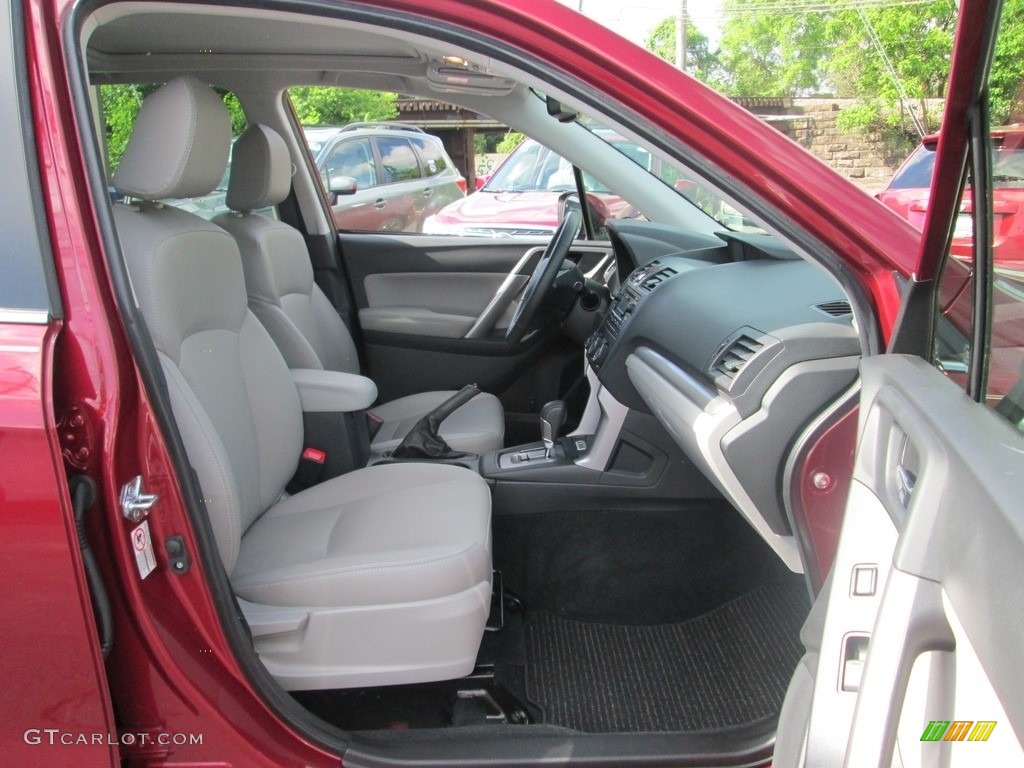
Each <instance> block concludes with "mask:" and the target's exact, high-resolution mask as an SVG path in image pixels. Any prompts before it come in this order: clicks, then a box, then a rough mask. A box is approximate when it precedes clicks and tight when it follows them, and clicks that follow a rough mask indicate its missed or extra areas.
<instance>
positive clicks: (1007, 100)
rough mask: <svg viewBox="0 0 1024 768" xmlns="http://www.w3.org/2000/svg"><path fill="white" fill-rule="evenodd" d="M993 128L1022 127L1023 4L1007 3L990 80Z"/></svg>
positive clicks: (1009, 0)
mask: <svg viewBox="0 0 1024 768" xmlns="http://www.w3.org/2000/svg"><path fill="white" fill-rule="evenodd" d="M989 102H990V105H991V106H990V109H991V112H992V124H993V125H999V124H1001V123H1003V124H1005V123H1024V0H1006V3H1005V4H1004V5H1003V20H1002V22H1001V28H1000V30H999V36H998V37H997V38H996V50H995V60H994V61H993V63H992V73H991V75H990V76H989Z"/></svg>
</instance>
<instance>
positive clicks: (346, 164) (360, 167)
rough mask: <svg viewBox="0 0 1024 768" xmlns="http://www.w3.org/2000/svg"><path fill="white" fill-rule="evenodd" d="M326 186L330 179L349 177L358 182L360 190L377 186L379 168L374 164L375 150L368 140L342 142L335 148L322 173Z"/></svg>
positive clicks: (357, 185) (325, 162)
mask: <svg viewBox="0 0 1024 768" xmlns="http://www.w3.org/2000/svg"><path fill="white" fill-rule="evenodd" d="M321 176H322V177H323V179H324V186H329V185H328V183H327V182H328V179H329V178H336V177H338V176H349V177H351V178H353V179H355V180H356V187H357V188H358V189H369V188H371V187H375V186H377V168H376V166H375V165H374V162H373V150H372V148H371V147H370V142H369V140H368V139H353V140H350V141H342V142H339V143H338V144H336V145H335V146H334V148H333V149H332V150H331V152H330V154H329V155H328V156H327V159H326V160H325V161H324V167H323V170H322V171H321Z"/></svg>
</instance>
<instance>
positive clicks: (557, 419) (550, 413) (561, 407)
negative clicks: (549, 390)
mask: <svg viewBox="0 0 1024 768" xmlns="http://www.w3.org/2000/svg"><path fill="white" fill-rule="evenodd" d="M563 424H565V402H563V401H562V400H552V401H551V402H550V403H544V407H543V408H541V409H540V438H541V440H543V441H544V447H545V448H546V449H547V452H548V453H549V454H550V453H551V449H552V448H553V447H554V445H555V440H557V439H558V433H559V431H560V430H561V429H562V425H563Z"/></svg>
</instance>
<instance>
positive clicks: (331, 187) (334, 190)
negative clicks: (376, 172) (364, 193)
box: [327, 176, 359, 195]
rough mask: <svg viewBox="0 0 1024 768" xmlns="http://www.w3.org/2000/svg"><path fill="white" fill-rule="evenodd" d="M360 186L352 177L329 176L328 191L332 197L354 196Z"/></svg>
mask: <svg viewBox="0 0 1024 768" xmlns="http://www.w3.org/2000/svg"><path fill="white" fill-rule="evenodd" d="M357 189H359V185H358V184H357V183H356V180H355V179H353V178H352V177H351V176H329V177H328V179H327V191H328V192H330V193H331V194H332V195H354V194H355V193H356V190H357Z"/></svg>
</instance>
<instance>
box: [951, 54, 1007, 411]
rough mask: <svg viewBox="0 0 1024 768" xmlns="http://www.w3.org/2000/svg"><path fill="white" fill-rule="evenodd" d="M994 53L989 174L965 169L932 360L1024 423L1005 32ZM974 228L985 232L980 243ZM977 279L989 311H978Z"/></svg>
mask: <svg viewBox="0 0 1024 768" xmlns="http://www.w3.org/2000/svg"><path fill="white" fill-rule="evenodd" d="M995 55H996V60H995V63H994V65H993V68H992V70H991V73H990V79H989V114H988V124H989V125H990V126H994V127H992V128H990V129H989V132H988V134H989V135H988V136H987V137H985V138H986V139H987V144H988V146H987V148H986V150H985V152H984V157H983V158H982V159H983V161H984V165H985V166H986V168H985V173H984V174H983V175H981V176H980V178H986V177H987V178H986V180H985V181H984V184H985V186H984V188H980V186H981V185H980V184H979V183H977V180H976V179H975V178H974V176H973V174H972V173H969V174H968V178H967V184H966V185H965V188H964V189H965V191H964V193H963V196H962V198H961V200H960V205H959V207H958V209H957V210H958V211H959V213H958V215H957V219H956V221H955V222H953V233H952V238H951V241H950V246H949V252H948V254H947V256H946V262H945V265H944V266H943V270H942V273H941V275H940V278H939V291H938V299H937V302H938V307H937V313H936V317H937V318H938V319H937V324H936V329H935V335H934V344H933V350H932V352H933V361H934V363H935V365H936V366H937V367H938V368H940V369H941V370H942V371H944V372H945V373H946V374H947V375H948V376H949V377H950V378H952V379H953V380H955V381H957V382H958V383H959V384H961V386H963V387H964V389H965V391H966V392H967V393H968V394H969V395H970V396H971V397H973V398H974V399H976V400H978V401H979V402H983V403H985V404H987V405H988V406H989V407H991V408H993V409H994V410H995V411H996V412H997V413H999V414H1000V415H1002V416H1003V417H1004V418H1006V419H1007V420H1009V421H1010V422H1011V423H1012V424H1014V425H1015V426H1016V427H1017V428H1018V429H1020V430H1022V431H1024V377H1022V374H1024V126H1020V125H1015V123H1020V122H1022V120H1024V103H1022V96H1024V90H1022V88H1024V77H1021V76H1020V75H1019V74H1014V73H1019V72H1020V67H1014V66H1012V65H1010V66H1008V65H1007V62H1008V61H1009V60H1011V59H1012V58H1013V57H1014V56H1015V53H1014V49H1013V46H1012V40H1011V39H1010V38H1009V37H1008V38H1007V39H1006V40H1005V41H1004V40H1003V39H1002V37H1001V36H1000V37H997V40H996V52H995ZM971 165H972V166H974V165H977V163H974V162H972V163H971ZM976 201H978V202H981V201H988V205H985V204H980V205H979V204H976ZM982 217H985V218H984V219H983V218H982ZM986 219H987V220H988V221H990V222H991V227H990V228H989V227H988V226H985V225H986V224H987V223H988V222H987V221H986ZM977 233H987V236H985V242H984V243H983V244H982V246H983V247H982V248H980V249H978V248H977V247H976V243H975V239H976V238H975V236H976V234H977ZM978 254H980V256H979V255H978ZM976 260H980V261H981V263H976ZM980 280H985V281H986V284H987V288H988V290H987V291H986V292H985V293H987V295H988V297H989V301H988V302H987V304H988V305H990V307H991V310H990V312H988V313H986V312H976V301H977V298H976V297H977V295H978V294H977V293H976V291H977V289H978V281H980ZM981 309H985V307H981ZM975 346H978V347H979V349H982V350H983V352H984V354H982V355H979V354H977V350H975V349H974V347H975ZM977 369H981V370H977Z"/></svg>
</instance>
